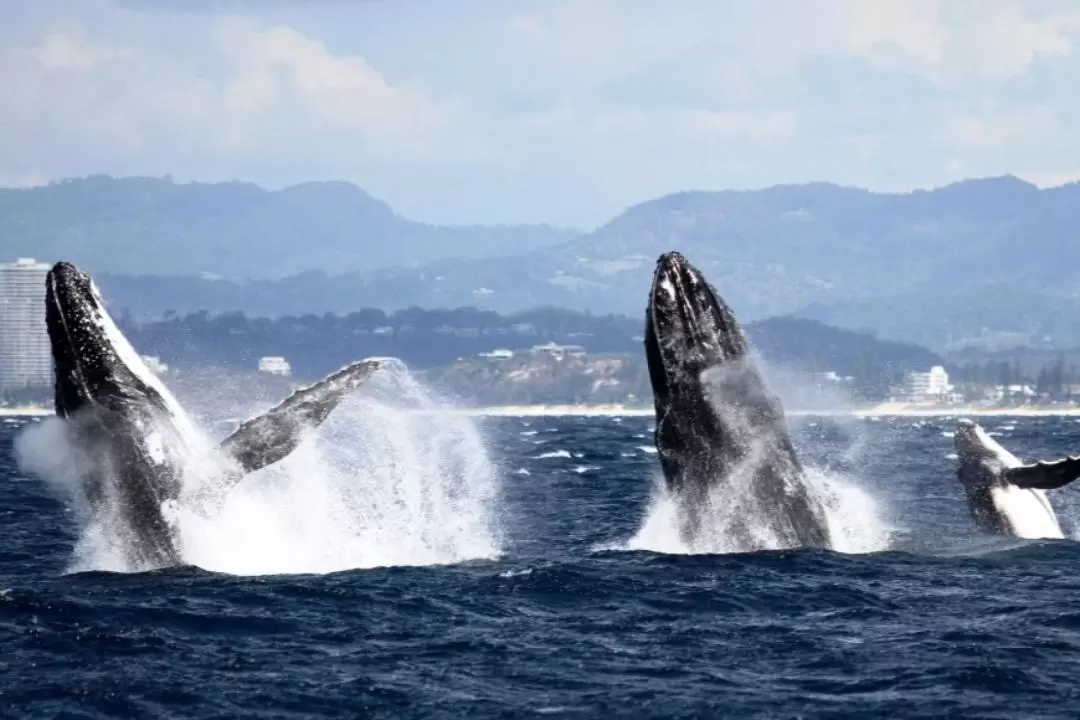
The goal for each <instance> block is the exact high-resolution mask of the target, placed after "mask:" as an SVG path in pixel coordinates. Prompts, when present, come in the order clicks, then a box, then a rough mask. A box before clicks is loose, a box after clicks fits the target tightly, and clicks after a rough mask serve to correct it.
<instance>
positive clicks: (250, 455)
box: [220, 360, 380, 473]
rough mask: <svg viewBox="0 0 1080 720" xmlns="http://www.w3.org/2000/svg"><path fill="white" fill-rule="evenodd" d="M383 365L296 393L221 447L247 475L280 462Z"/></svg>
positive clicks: (355, 369) (356, 368) (346, 370)
mask: <svg viewBox="0 0 1080 720" xmlns="http://www.w3.org/2000/svg"><path fill="white" fill-rule="evenodd" d="M379 366H380V363H379V361H377V360H362V361H360V362H356V363H353V364H351V365H346V366H345V367H343V368H342V369H341V370H338V371H337V372H335V373H333V374H332V375H328V376H327V377H326V378H324V379H322V380H320V381H319V382H317V383H315V384H314V385H310V386H308V387H305V388H300V389H299V390H296V391H295V392H294V393H293V394H292V395H290V396H289V397H287V398H285V399H284V400H282V401H281V402H280V403H279V404H278V405H277V406H275V407H273V408H271V409H270V410H268V411H267V412H265V413H263V414H262V415H259V416H257V417H254V418H251V419H250V420H248V421H246V422H244V423H243V424H242V425H240V427H238V428H237V429H236V430H235V431H234V432H233V433H232V435H229V437H227V438H225V439H224V440H223V441H222V442H221V445H220V448H221V449H222V450H223V451H225V452H226V453H228V454H229V455H231V456H232V457H233V458H234V459H235V460H236V461H237V462H238V463H239V464H240V468H241V469H242V470H243V472H245V473H250V472H254V471H256V470H258V469H259V468H263V467H266V466H267V465H271V464H273V463H276V462H277V461H278V460H281V459H282V458H284V457H285V456H286V455H288V454H289V453H291V452H292V451H293V450H295V449H296V447H297V446H298V445H299V444H300V440H301V438H302V436H303V432H304V430H306V429H308V428H313V427H318V426H319V425H320V424H321V423H322V422H323V421H324V420H325V419H326V417H327V416H328V415H329V414H330V412H331V411H332V410H333V409H334V408H335V407H337V405H338V403H340V402H341V400H342V398H343V397H345V395H347V394H348V393H350V392H352V391H353V390H355V389H356V388H358V387H360V385H362V384H363V383H364V381H365V380H367V379H368V377H370V376H371V374H372V373H374V372H375V371H376V370H377V369H379Z"/></svg>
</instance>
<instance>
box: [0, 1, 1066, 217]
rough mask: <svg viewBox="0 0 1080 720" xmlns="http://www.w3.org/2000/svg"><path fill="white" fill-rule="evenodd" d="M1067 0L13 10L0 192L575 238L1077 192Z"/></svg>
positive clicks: (5, 5)
mask: <svg viewBox="0 0 1080 720" xmlns="http://www.w3.org/2000/svg"><path fill="white" fill-rule="evenodd" d="M1078 89H1080V0H753V1H752V2H751V1H750V0H678V2H674V1H672V0H322V1H320V0H308V1H306V2H303V1H301V0H293V1H290V0H41V1H40V2H25V1H24V0H0V98H4V100H3V102H0V186H8V187H15V186H32V185H38V184H43V183H46V182H49V181H51V180H57V179H61V178H66V177H79V176H85V175H90V174H99V173H108V174H112V175H150V176H163V175H166V174H168V175H171V176H172V177H173V178H174V179H175V180H176V181H178V182H180V181H184V182H186V181H193V180H198V181H225V180H243V181H250V182H254V183H257V184H259V185H262V186H264V187H267V188H280V187H284V186H287V185H291V184H295V183H298V182H304V181H311V180H348V181H351V182H353V183H355V184H357V185H359V186H360V187H362V188H363V189H365V190H366V191H368V192H369V193H371V194H372V195H374V196H375V197H378V198H380V199H382V200H384V201H386V202H388V203H389V204H390V205H391V206H392V207H393V208H394V209H395V210H396V211H397V212H398V213H400V214H401V215H404V216H405V217H408V218H411V219H415V220H422V221H427V222H438V223H454V224H461V223H485V224H486V223H516V222H546V223H552V224H556V225H562V226H572V227H577V228H583V229H588V228H592V227H594V226H596V225H599V224H601V223H603V222H604V221H606V220H608V219H610V218H611V217H613V216H615V215H617V214H618V213H619V212H621V211H622V210H624V209H625V208H627V207H628V206H630V205H633V204H635V203H638V202H642V201H645V200H648V199H651V198H654V197H658V196H661V195H664V194H667V193H671V192H678V191H682V190H721V189H729V188H734V189H743V188H756V187H765V186H769V185H774V184H780V183H799V182H810V181H830V182H836V183H840V184H844V185H854V186H860V187H867V188H871V189H876V190H883V191H904V190H908V189H911V188H915V187H935V186H939V185H943V184H947V183H949V182H953V181H956V180H959V179H963V178H966V177H985V176H992V175H1002V174H1014V175H1018V176H1020V177H1023V178H1026V179H1028V180H1030V181H1032V182H1034V183H1036V184H1039V185H1041V186H1052V185H1058V184H1062V183H1064V182H1069V181H1073V180H1077V179H1080V133H1077V132H1076V131H1075V128H1077V127H1080V91H1078Z"/></svg>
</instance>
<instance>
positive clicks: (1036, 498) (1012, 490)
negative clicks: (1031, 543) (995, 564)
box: [975, 427, 1065, 540]
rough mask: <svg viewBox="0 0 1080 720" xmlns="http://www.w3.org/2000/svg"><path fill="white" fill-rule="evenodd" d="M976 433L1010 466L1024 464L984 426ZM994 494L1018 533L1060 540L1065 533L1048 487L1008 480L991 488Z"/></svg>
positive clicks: (1010, 523) (997, 506) (1032, 537)
mask: <svg viewBox="0 0 1080 720" xmlns="http://www.w3.org/2000/svg"><path fill="white" fill-rule="evenodd" d="M975 434H976V435H977V436H978V438H979V441H980V442H982V443H983V445H985V446H986V448H987V449H988V450H990V451H992V452H993V453H994V454H995V455H997V457H998V459H999V460H1001V462H1002V463H1004V465H1005V466H1006V467H1009V468H1016V467H1020V466H1021V465H1023V463H1022V462H1020V460H1019V459H1018V458H1017V457H1016V456H1015V455H1013V454H1012V453H1011V452H1009V451H1008V450H1006V449H1005V448H1003V447H1002V446H1001V444H1000V443H999V442H997V441H996V440H994V438H992V437H990V436H989V435H988V434H987V433H986V432H985V431H984V430H983V429H982V428H981V427H976V428H975ZM990 498H991V500H992V501H993V503H994V507H995V508H996V509H997V511H998V512H999V513H1001V515H1002V516H1003V517H1004V518H1005V519H1006V520H1008V522H1009V525H1010V527H1011V528H1012V531H1013V534H1014V535H1016V536H1017V537H1019V538H1023V539H1025V540H1043V539H1055V540H1060V539H1063V538H1064V537H1065V534H1064V533H1063V532H1062V531H1061V525H1060V524H1059V523H1058V519H1057V515H1056V514H1055V513H1054V508H1053V507H1052V506H1051V505H1050V500H1049V499H1047V497H1046V493H1045V492H1044V491H1042V490H1034V489H1028V488H1021V487H1017V486H1015V485H1012V484H1009V483H1004V484H1001V485H997V486H995V487H992V488H990Z"/></svg>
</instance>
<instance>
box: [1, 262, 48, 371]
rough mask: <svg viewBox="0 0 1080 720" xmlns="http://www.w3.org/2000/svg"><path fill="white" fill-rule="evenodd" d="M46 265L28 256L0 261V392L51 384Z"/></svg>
mask: <svg viewBox="0 0 1080 720" xmlns="http://www.w3.org/2000/svg"><path fill="white" fill-rule="evenodd" d="M49 267H50V266H49V265H48V264H47V263H39V262H37V261H36V260H34V259H32V258H19V259H18V260H16V261H15V262H13V263H2V264H0V392H4V391H10V390H22V389H24V388H38V387H41V388H44V387H48V386H50V385H52V381H53V369H52V352H51V351H50V349H49V334H48V331H47V330H46V327H45V276H46V275H47V274H48V273H49Z"/></svg>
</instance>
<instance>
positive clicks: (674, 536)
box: [622, 468, 895, 555]
mask: <svg viewBox="0 0 1080 720" xmlns="http://www.w3.org/2000/svg"><path fill="white" fill-rule="evenodd" d="M804 479H805V483H806V487H807V490H808V491H809V494H810V497H811V499H812V500H814V501H816V502H818V503H820V505H821V507H822V509H823V510H824V513H825V519H826V525H827V527H828V532H829V547H830V548H832V549H833V550H836V551H837V552H842V553H850V554H857V553H869V552H878V551H881V550H885V549H887V548H888V547H889V545H890V542H891V540H892V537H893V535H894V532H895V530H894V528H892V527H891V526H890V525H889V524H888V523H887V522H886V521H885V520H884V518H883V516H882V513H881V508H880V507H879V506H878V503H877V502H876V501H875V500H874V498H873V496H872V495H870V494H869V493H867V492H866V491H865V490H863V489H862V488H860V487H859V486H858V485H856V484H855V483H854V482H852V480H851V479H849V478H846V477H844V476H842V475H839V474H836V473H829V472H825V471H822V470H818V469H814V468H808V469H807V470H806V473H805V476H804ZM735 492H738V488H736V489H735ZM733 499H734V500H736V501H737V498H733V496H732V488H731V486H728V485H725V484H723V483H720V484H718V485H717V486H716V487H714V488H713V492H712V493H711V495H710V497H709V499H708V502H709V506H710V509H709V511H708V512H707V513H705V514H704V516H703V520H704V524H703V526H702V527H701V528H700V532H699V534H698V535H697V536H696V537H695V538H694V541H693V542H692V543H690V544H687V543H686V542H685V541H684V540H683V539H682V537H681V536H680V534H679V509H678V505H677V503H676V500H675V498H674V496H672V495H671V493H670V492H668V490H667V487H666V485H665V483H664V481H663V479H662V478H660V477H657V479H656V481H655V482H654V483H653V491H652V494H651V496H650V498H649V503H648V505H647V507H646V510H645V514H644V519H643V521H642V523H641V527H640V528H639V529H638V531H637V532H636V533H635V534H634V535H633V537H631V538H630V540H628V541H627V542H626V543H625V544H623V545H622V549H626V550H648V551H652V552H660V553H668V554H675V555H686V554H727V553H740V552H751V551H755V550H762V549H769V550H774V549H782V547H783V546H782V545H781V544H780V543H779V542H777V541H776V539H775V538H770V537H768V536H766V535H758V536H756V537H754V538H752V540H751V542H750V543H747V539H746V538H745V537H742V536H737V535H734V534H732V533H730V532H728V528H727V520H728V518H730V516H731V513H732V512H733V507H734V506H733V504H732V503H733Z"/></svg>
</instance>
